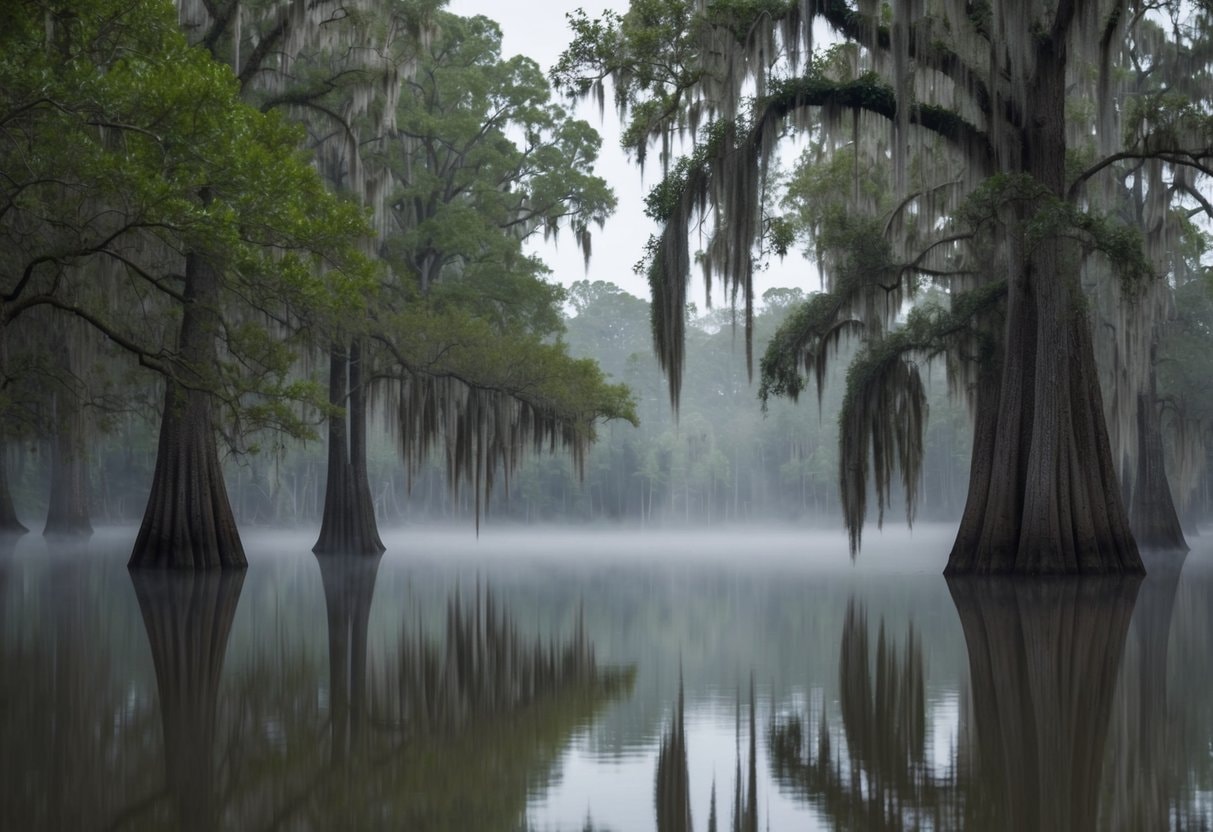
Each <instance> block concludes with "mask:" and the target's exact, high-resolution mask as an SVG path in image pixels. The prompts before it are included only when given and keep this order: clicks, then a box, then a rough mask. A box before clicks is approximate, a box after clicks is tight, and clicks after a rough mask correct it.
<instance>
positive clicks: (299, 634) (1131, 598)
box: [0, 527, 1213, 832]
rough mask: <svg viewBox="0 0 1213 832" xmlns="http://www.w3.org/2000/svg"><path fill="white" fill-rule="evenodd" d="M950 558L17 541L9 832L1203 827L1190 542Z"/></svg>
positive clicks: (9, 696) (1199, 584)
mask: <svg viewBox="0 0 1213 832" xmlns="http://www.w3.org/2000/svg"><path fill="white" fill-rule="evenodd" d="M950 533H951V530H950V529H947V528H931V527H925V528H919V529H916V530H915V532H914V533H913V535H912V536H911V535H908V534H905V533H891V532H886V533H885V534H884V535H881V536H877V535H875V534H870V535H869V538H868V539H867V540H866V541H865V549H864V552H863V553H862V554H861V556H860V557H859V559H858V561H857V562H855V563H854V564H852V563H851V561H850V559H849V558H848V556H847V554H846V540H845V537H843V536H842V535H834V534H820V533H806V532H776V531H752V530H751V531H744V532H738V533H727V534H726V533H715V534H711V535H686V534H675V533H668V532H667V533H654V534H640V533H621V532H597V533H595V532H589V531H586V532H560V533H551V534H543V535H534V534H524V533H522V532H502V531H497V532H492V531H490V532H488V533H485V534H483V535H482V536H481V537H480V539H479V540H476V539H475V538H474V537H473V536H472V535H471V534H470V533H467V532H464V531H462V530H460V531H457V532H433V531H420V532H409V533H407V534H405V533H401V534H399V535H396V536H390V535H389V536H388V537H387V542H388V545H389V553H388V554H387V555H385V556H383V558H382V559H370V560H366V559H360V560H354V561H346V560H342V559H333V558H323V559H322V558H317V557H315V556H313V555H312V554H311V553H310V551H309V547H310V545H311V543H312V540H311V538H310V537H308V536H306V535H302V534H295V533H287V534H282V533H269V532H254V533H251V534H249V535H247V537H246V544H247V549H248V554H249V561H250V566H249V569H248V571H247V573H246V574H244V575H236V576H226V575H225V576H222V577H220V576H217V575H199V576H191V575H171V576H170V575H164V574H136V575H133V576H132V575H131V574H129V573H128V572H127V570H126V568H125V556H126V553H127V551H129V546H130V542H131V539H132V537H133V530H110V531H105V532H102V533H99V534H98V535H97V536H95V537H94V538H93V539H92V540H91V541H90V542H89V543H88V544H87V545H84V546H77V547H67V546H62V545H58V544H48V543H46V542H45V541H43V540H42V539H41V538H38V537H35V536H33V535H30V536H27V537H25V538H23V539H21V540H20V541H18V542H16V543H15V544H13V543H12V542H11V541H10V543H9V544H8V547H7V548H6V549H5V550H3V551H2V552H0V829H5V830H10V829H11V830H18V829H20V830H27V829H81V830H94V829H96V830H102V829H113V830H153V829H187V830H210V829H241V830H244V829H251V830H257V829H285V830H294V829H381V828H382V829H410V830H517V829H534V830H570V831H571V832H580V831H581V830H587V829H591V830H608V829H609V830H616V832H630V831H631V830H641V831H643V830H654V829H656V830H690V829H694V830H707V829H711V828H716V829H719V830H722V832H723V830H734V829H738V830H755V832H756V830H766V829H770V830H813V829H852V830H868V829H872V830H898V829H991V830H1021V829H1022V830H1026V829H1042V830H1043V829H1052V830H1082V829H1092V830H1094V829H1101V830H1102V829H1125V830H1151V829H1168V828H1171V829H1208V828H1209V827H1210V825H1211V824H1213V649H1211V647H1213V645H1211V644H1210V641H1211V637H1213V605H1211V604H1210V597H1211V595H1213V593H1211V592H1210V590H1211V589H1213V540H1206V539H1202V538H1195V539H1194V541H1193V542H1194V544H1195V545H1194V547H1193V552H1192V553H1191V554H1190V555H1189V556H1188V557H1187V558H1186V559H1184V560H1169V561H1158V562H1154V563H1153V564H1152V566H1153V568H1152V571H1151V574H1150V576H1149V577H1148V578H1146V579H1145V580H1144V581H1137V580H1128V581H1120V580H1087V581H1077V580H1054V581H1045V582H1039V581H1038V582H1016V581H1007V580H1001V581H996V580H983V581H977V580H970V581H959V582H956V581H954V582H951V583H949V582H947V581H945V580H944V579H943V578H942V577H941V576H940V575H939V572H940V570H941V569H942V567H943V564H944V561H945V560H946V554H947V550H948V546H949V544H950V542H951V538H950ZM713 823H714V824H715V826H713V825H712V824H713Z"/></svg>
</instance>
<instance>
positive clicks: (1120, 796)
mask: <svg viewBox="0 0 1213 832" xmlns="http://www.w3.org/2000/svg"><path fill="white" fill-rule="evenodd" d="M1142 557H1143V559H1145V560H1146V568H1147V572H1146V577H1145V579H1144V580H1143V581H1142V583H1141V589H1140V591H1139V593H1138V596H1137V606H1136V608H1135V610H1134V612H1133V620H1132V623H1131V624H1130V625H1129V636H1128V642H1127V644H1126V648H1125V672H1124V673H1122V674H1121V680H1120V687H1119V688H1118V690H1117V693H1116V698H1115V701H1114V704H1113V712H1112V730H1111V732H1110V733H1111V740H1110V742H1109V750H1108V755H1107V759H1108V764H1107V770H1106V771H1105V772H1104V780H1105V785H1104V788H1103V789H1102V792H1103V793H1104V794H1105V795H1107V796H1108V799H1107V801H1106V802H1105V804H1104V805H1103V806H1101V807H1100V810H1101V814H1100V821H1099V828H1100V829H1109V830H1125V832H1131V831H1132V830H1141V829H1168V828H1171V827H1172V825H1173V824H1172V813H1173V812H1174V813H1175V818H1176V820H1177V823H1176V824H1175V825H1177V826H1178V827H1179V828H1181V829H1186V828H1193V827H1194V828H1198V829H1199V828H1201V827H1202V824H1201V823H1200V822H1199V820H1198V821H1197V822H1196V823H1188V822H1184V821H1181V820H1180V818H1181V817H1182V815H1183V814H1184V811H1185V808H1186V807H1185V805H1184V804H1185V803H1186V801H1184V800H1183V798H1184V797H1185V795H1184V794H1183V791H1184V789H1185V785H1186V784H1185V783H1184V780H1185V775H1186V772H1187V764H1186V763H1187V761H1185V760H1183V759H1182V756H1181V755H1180V754H1177V753H1176V752H1177V750H1178V746H1179V744H1180V741H1179V738H1178V737H1177V736H1176V729H1177V724H1176V722H1175V721H1174V720H1172V719H1169V718H1168V713H1169V705H1170V692H1169V690H1168V686H1167V656H1168V645H1169V642H1170V635H1171V619H1172V618H1173V616H1174V611H1175V598H1176V595H1177V592H1178V589H1179V576H1180V572H1181V571H1182V570H1183V564H1184V560H1185V559H1186V556H1185V555H1183V554H1156V553H1143V555H1142Z"/></svg>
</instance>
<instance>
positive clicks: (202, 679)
mask: <svg viewBox="0 0 1213 832" xmlns="http://www.w3.org/2000/svg"><path fill="white" fill-rule="evenodd" d="M131 581H132V582H133V583H134V585H135V597H136V598H137V599H138V600H139V609H140V611H141V612H142V614H143V624H144V627H145V628H146V630H147V641H148V645H149V646H150V647H151V653H152V663H153V665H155V668H156V688H157V690H158V691H159V694H160V719H161V722H162V724H163V728H164V763H165V765H164V774H165V779H166V786H167V791H168V793H169V795H171V797H172V799H173V801H174V802H175V803H176V806H177V811H178V814H179V822H180V825H181V827H180V828H181V829H184V830H197V832H207V831H208V830H213V829H218V828H219V827H220V819H221V818H222V812H221V807H220V801H221V799H222V795H221V790H220V788H219V783H218V777H216V772H215V762H214V753H215V751H214V745H215V724H216V710H217V706H218V701H219V680H220V677H221V676H222V674H223V659H224V656H225V654H226V653H227V642H228V636H229V635H230V634H231V631H232V621H233V620H234V619H235V617H236V605H237V603H238V602H239V600H240V590H241V587H242V586H243V584H244V573H243V572H235V573H234V574H233V573H231V572H228V573H223V574H214V573H212V574H185V575H169V574H157V573H149V572H132V573H131Z"/></svg>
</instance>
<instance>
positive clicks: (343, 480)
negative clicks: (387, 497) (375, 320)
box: [312, 340, 385, 555]
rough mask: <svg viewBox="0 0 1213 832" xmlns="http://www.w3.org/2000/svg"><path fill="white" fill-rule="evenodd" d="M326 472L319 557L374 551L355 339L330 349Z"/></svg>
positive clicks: (378, 545) (378, 543)
mask: <svg viewBox="0 0 1213 832" xmlns="http://www.w3.org/2000/svg"><path fill="white" fill-rule="evenodd" d="M329 404H330V406H331V407H332V408H333V412H332V413H331V414H330V415H329V454H328V475H327V478H326V483H325V491H324V514H323V518H322V520H321V523H320V536H319V539H318V540H317V541H316V545H315V546H313V547H312V551H313V552H315V553H316V554H318V555H322V554H323V555H334V554H348V555H379V554H382V553H383V551H384V549H385V547H384V545H383V541H382V540H380V539H379V529H378V527H377V525H376V523H375V504H374V501H373V500H372V499H371V485H370V480H369V478H368V475H367V465H366V386H365V384H364V383H363V380H362V350H361V345H360V344H359V343H358V342H357V340H355V341H354V342H353V343H352V344H351V345H350V348H349V352H348V354H347V353H346V351H345V348H344V347H343V346H342V345H339V344H334V345H333V346H332V348H331V349H330V351H329Z"/></svg>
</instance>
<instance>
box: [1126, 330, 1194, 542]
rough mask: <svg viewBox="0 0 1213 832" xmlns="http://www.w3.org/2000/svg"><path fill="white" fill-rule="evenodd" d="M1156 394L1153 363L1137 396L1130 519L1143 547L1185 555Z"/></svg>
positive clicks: (1182, 534)
mask: <svg viewBox="0 0 1213 832" xmlns="http://www.w3.org/2000/svg"><path fill="white" fill-rule="evenodd" d="M1153 346H1157V345H1156V344H1155V345H1153ZM1153 346H1152V349H1151V351H1153ZM1156 395H1157V393H1156V382H1155V374H1154V371H1153V362H1151V371H1150V381H1149V385H1148V386H1147V389H1146V390H1144V391H1142V392H1141V393H1139V394H1138V395H1137V481H1136V482H1135V483H1134V485H1133V495H1132V498H1131V502H1130V514H1129V519H1130V522H1131V523H1132V524H1133V534H1134V536H1135V537H1136V538H1137V542H1138V544H1140V545H1141V547H1142V548H1144V549H1152V550H1156V551H1179V552H1186V551H1188V542H1187V541H1186V540H1184V532H1183V528H1182V527H1181V526H1180V523H1179V514H1178V513H1176V511H1175V501H1174V500H1173V499H1172V498H1171V484H1170V482H1169V481H1168V480H1167V470H1166V453H1165V451H1164V450H1163V445H1162V425H1161V419H1160V418H1159V413H1158V400H1157V398H1156Z"/></svg>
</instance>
